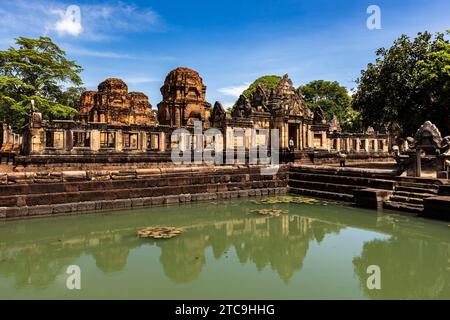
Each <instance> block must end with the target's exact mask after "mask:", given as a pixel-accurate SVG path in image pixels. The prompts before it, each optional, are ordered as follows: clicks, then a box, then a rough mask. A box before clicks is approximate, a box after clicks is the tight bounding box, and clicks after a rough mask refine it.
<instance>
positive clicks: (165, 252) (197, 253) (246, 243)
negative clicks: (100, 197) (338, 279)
mask: <svg viewBox="0 0 450 320" xmlns="http://www.w3.org/2000/svg"><path fill="white" fill-rule="evenodd" d="M317 224H320V227H319V228H320V229H322V230H325V233H329V232H338V231H339V229H341V227H339V226H336V225H333V224H329V225H326V224H325V223H323V222H319V221H316V220H313V219H311V218H305V217H301V216H293V215H292V216H288V215H286V216H282V217H279V218H276V219H274V218H265V217H263V218H258V219H254V218H245V219H233V220H229V221H226V222H219V223H215V224H208V225H204V226H197V227H196V230H195V232H189V233H186V234H185V235H183V237H179V238H175V239H173V244H171V243H169V242H167V243H161V245H159V246H160V247H161V251H162V252H161V263H162V264H163V266H164V272H165V273H166V275H167V276H168V277H169V278H170V279H172V280H174V281H176V282H186V281H191V280H194V279H196V278H197V277H198V275H199V274H200V272H201V269H202V267H203V265H204V264H205V262H206V259H205V249H206V248H207V247H209V246H211V248H212V251H213V254H214V257H215V258H216V259H219V258H221V257H223V256H224V255H226V254H227V253H228V252H229V251H230V250H232V249H234V251H235V252H236V254H237V257H238V259H239V261H240V262H241V263H247V262H252V263H254V264H255V266H256V268H257V269H258V270H259V271H260V270H262V269H263V268H266V267H268V266H269V267H270V268H271V269H273V270H274V271H276V272H277V273H278V275H279V276H280V278H281V279H282V280H283V281H284V282H286V283H287V282H288V281H289V279H290V278H291V277H292V275H293V274H294V273H295V272H296V271H299V270H300V269H301V268H302V266H303V260H304V258H305V256H306V253H307V252H308V248H309V244H310V242H311V241H312V240H316V241H320V240H321V239H322V238H323V234H322V233H319V237H317V235H318V234H317V232H314V231H315V230H316V229H317V228H315V226H316V225H317Z"/></svg>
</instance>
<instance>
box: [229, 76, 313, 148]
mask: <svg viewBox="0 0 450 320" xmlns="http://www.w3.org/2000/svg"><path fill="white" fill-rule="evenodd" d="M232 117H233V120H232V125H233V126H246V125H245V122H248V124H247V126H248V125H249V126H252V127H255V128H261V129H269V128H270V129H279V130H280V147H281V148H288V143H289V139H291V138H292V140H293V141H294V146H295V149H305V148H307V147H308V146H310V145H311V141H310V138H311V137H310V135H311V134H312V133H311V132H310V126H311V124H312V120H313V113H312V112H311V110H309V108H308V107H307V106H306V105H305V104H304V102H303V99H302V94H301V92H300V90H299V89H295V88H294V86H293V84H292V81H291V79H289V77H288V75H287V74H286V75H284V76H283V77H282V79H281V80H280V82H279V84H278V86H277V87H276V88H274V89H272V90H269V89H267V88H265V87H263V86H258V87H257V88H256V90H255V91H254V92H253V93H252V94H251V95H250V97H249V98H246V97H245V96H243V95H241V96H240V97H239V99H238V101H237V103H236V105H235V107H234V109H233V112H232Z"/></svg>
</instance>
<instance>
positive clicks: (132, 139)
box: [122, 132, 138, 150]
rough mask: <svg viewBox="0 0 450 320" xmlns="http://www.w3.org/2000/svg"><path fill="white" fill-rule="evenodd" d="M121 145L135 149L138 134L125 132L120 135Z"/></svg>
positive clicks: (136, 147)
mask: <svg viewBox="0 0 450 320" xmlns="http://www.w3.org/2000/svg"><path fill="white" fill-rule="evenodd" d="M122 141H123V147H124V148H125V149H130V150H136V149H138V134H137V133H131V132H125V133H124V134H123V136H122Z"/></svg>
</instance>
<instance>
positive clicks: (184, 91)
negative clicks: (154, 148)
mask: <svg viewBox="0 0 450 320" xmlns="http://www.w3.org/2000/svg"><path fill="white" fill-rule="evenodd" d="M161 94H162V97H163V100H162V101H161V102H160V103H159V104H158V119H159V121H160V123H161V124H162V125H170V126H174V127H177V128H181V127H184V126H193V125H194V121H196V120H199V121H202V122H203V124H204V127H205V128H207V127H209V117H210V112H211V110H210V109H211V104H209V103H208V102H207V101H206V100H205V99H206V86H205V85H204V84H203V80H202V78H201V77H200V76H199V74H198V72H197V71H194V70H191V69H188V68H182V67H179V68H176V69H174V70H172V71H170V72H169V74H168V75H167V77H166V80H165V81H164V85H163V86H162V87H161Z"/></svg>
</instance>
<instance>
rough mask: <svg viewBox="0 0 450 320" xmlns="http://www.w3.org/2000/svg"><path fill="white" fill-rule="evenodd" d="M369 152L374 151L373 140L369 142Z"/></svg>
mask: <svg viewBox="0 0 450 320" xmlns="http://www.w3.org/2000/svg"><path fill="white" fill-rule="evenodd" d="M369 150H370V151H375V140H370V143H369Z"/></svg>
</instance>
